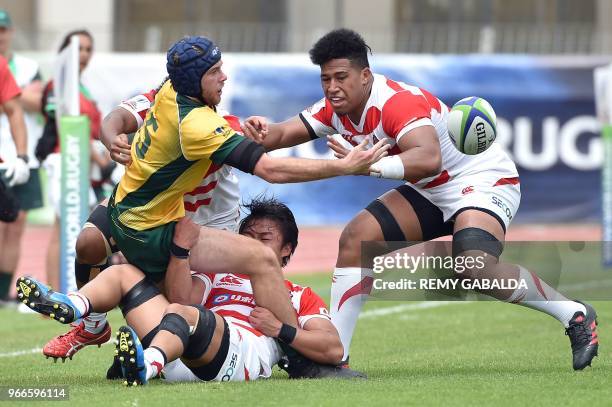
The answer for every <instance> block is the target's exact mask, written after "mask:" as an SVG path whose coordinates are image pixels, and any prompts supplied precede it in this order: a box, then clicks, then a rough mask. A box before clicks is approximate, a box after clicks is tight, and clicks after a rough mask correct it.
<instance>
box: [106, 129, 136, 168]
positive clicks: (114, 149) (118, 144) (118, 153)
mask: <svg viewBox="0 0 612 407" xmlns="http://www.w3.org/2000/svg"><path fill="white" fill-rule="evenodd" d="M110 156H111V158H112V159H113V161H115V162H118V163H119V164H123V165H126V166H129V165H130V164H131V163H132V154H131V146H130V143H129V142H128V136H127V134H123V133H122V134H118V135H117V136H115V137H114V138H113V140H112V141H111V144H110Z"/></svg>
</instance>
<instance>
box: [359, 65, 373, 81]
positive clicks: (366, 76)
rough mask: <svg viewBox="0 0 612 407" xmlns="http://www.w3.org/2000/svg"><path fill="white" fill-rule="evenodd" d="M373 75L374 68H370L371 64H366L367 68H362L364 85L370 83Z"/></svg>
mask: <svg viewBox="0 0 612 407" xmlns="http://www.w3.org/2000/svg"><path fill="white" fill-rule="evenodd" d="M371 77H372V70H371V69H370V67H369V66H366V67H365V68H363V69H362V70H361V84H362V85H363V86H365V85H367V84H368V82H369V81H370V78H371Z"/></svg>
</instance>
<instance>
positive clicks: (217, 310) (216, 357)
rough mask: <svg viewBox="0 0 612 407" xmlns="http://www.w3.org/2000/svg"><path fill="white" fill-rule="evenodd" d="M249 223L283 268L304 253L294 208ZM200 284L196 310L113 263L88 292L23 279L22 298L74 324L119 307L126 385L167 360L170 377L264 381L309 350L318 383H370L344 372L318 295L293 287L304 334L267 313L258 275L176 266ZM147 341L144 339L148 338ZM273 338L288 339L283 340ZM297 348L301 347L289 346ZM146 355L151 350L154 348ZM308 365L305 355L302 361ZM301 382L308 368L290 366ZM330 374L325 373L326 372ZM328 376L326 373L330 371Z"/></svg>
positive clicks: (245, 227)
mask: <svg viewBox="0 0 612 407" xmlns="http://www.w3.org/2000/svg"><path fill="white" fill-rule="evenodd" d="M248 207H249V208H250V210H251V213H250V215H249V216H247V217H246V218H245V219H244V220H243V221H242V223H241V227H240V233H241V234H244V235H246V236H250V237H253V238H255V239H257V240H259V241H261V242H262V243H263V244H264V245H266V246H267V247H268V248H270V249H271V250H272V251H273V252H274V254H275V255H276V256H277V258H278V260H279V262H281V263H282V264H283V265H284V264H286V263H287V261H288V260H289V258H290V256H291V255H292V253H293V251H294V250H295V247H296V246H297V235H298V229H297V225H296V224H295V219H294V217H293V214H292V213H291V211H290V210H289V209H288V208H287V207H286V206H285V205H283V204H281V203H279V202H277V201H274V200H267V201H254V202H252V203H251V204H250V205H249V206H248ZM195 232H197V226H195V225H193V224H192V223H191V222H189V221H187V220H184V221H181V222H180V223H179V225H177V229H176V236H175V238H179V239H184V241H183V242H181V243H183V244H185V245H186V246H187V247H189V245H190V243H191V244H193V243H194V242H195V240H196V236H197V233H195ZM172 266H173V267H175V268H177V269H178V270H175V271H178V272H180V273H181V274H182V275H183V276H184V277H185V278H187V279H190V280H191V292H190V300H191V302H192V303H194V304H200V305H195V306H185V305H179V304H170V303H169V302H168V301H167V300H166V299H165V297H164V296H163V295H161V293H160V292H159V290H158V289H157V287H156V286H155V285H154V284H152V283H151V282H150V280H148V279H146V278H145V276H144V274H143V273H142V272H141V271H139V270H138V269H137V268H136V267H134V266H131V265H127V264H126V265H120V266H112V267H110V268H108V269H107V270H106V271H105V272H104V273H101V274H100V275H99V276H98V277H97V278H96V279H95V280H92V281H91V282H90V283H88V284H86V285H85V286H84V287H83V288H82V289H81V290H79V291H78V292H76V293H70V294H68V295H64V294H60V293H55V292H53V291H51V290H48V289H46V287H45V286H43V285H42V284H40V283H38V282H37V281H36V280H34V279H31V278H22V279H20V280H19V281H18V282H17V287H18V293H19V296H20V298H22V299H24V300H25V301H26V302H27V304H28V305H29V306H30V307H31V308H32V309H34V310H36V311H37V312H40V313H42V314H46V315H50V316H51V317H52V318H55V319H58V320H59V321H60V322H64V323H68V322H71V321H74V320H75V319H77V318H81V317H83V316H86V315H87V314H88V313H89V312H91V311H92V310H95V311H97V312H105V311H108V310H110V309H112V308H113V307H114V306H115V305H117V304H119V306H120V307H121V309H122V312H123V314H124V316H125V318H126V320H127V322H128V324H129V327H122V328H120V330H119V332H118V334H117V345H116V346H117V352H116V353H117V356H118V357H119V360H121V363H122V371H123V374H124V377H125V381H126V382H127V383H129V384H136V383H140V384H144V383H146V382H147V381H148V380H149V379H150V378H152V377H155V376H157V375H158V374H159V373H160V372H161V371H162V369H163V368H164V366H165V365H166V363H168V362H170V361H173V360H175V359H177V358H179V357H180V358H181V361H182V362H180V361H177V362H174V363H172V364H168V366H167V368H166V369H165V377H166V378H167V379H168V380H172V381H186V380H198V379H200V380H218V381H229V380H234V381H235V380H255V379H257V378H261V377H269V376H270V375H271V369H272V366H273V365H274V364H275V363H277V362H278V361H279V360H280V358H281V349H279V345H280V348H282V351H284V352H285V353H294V354H295V353H296V351H297V352H300V353H301V354H303V355H304V356H305V357H304V358H302V360H303V361H304V363H308V361H307V359H306V358H310V359H312V360H313V361H315V362H318V363H321V364H325V365H328V366H323V365H318V364H312V365H311V366H312V368H313V369H319V373H322V374H318V375H317V377H325V376H326V375H325V373H326V372H327V373H329V374H328V376H330V377H332V376H333V377H363V376H362V375H360V374H358V373H356V372H353V371H351V370H349V369H341V368H338V367H335V366H333V365H336V364H337V363H338V362H340V360H341V358H342V352H343V350H342V344H341V342H340V337H339V336H338V333H337V331H336V329H335V327H334V326H333V324H332V323H331V321H330V319H329V316H328V312H327V308H326V306H325V304H324V302H323V300H321V298H320V297H319V296H317V295H316V294H315V293H314V292H313V291H312V290H310V288H304V287H300V286H298V285H295V284H292V283H291V282H289V281H286V286H287V288H288V289H289V291H290V293H291V302H292V305H293V307H294V310H295V312H296V314H297V318H298V322H299V327H298V328H293V327H290V326H289V325H284V324H282V323H281V322H280V321H279V320H278V319H277V318H276V317H275V316H274V315H273V314H272V313H271V312H270V311H268V310H267V309H265V308H261V307H257V306H256V305H255V302H254V296H253V289H252V287H251V284H250V281H249V279H248V276H245V275H242V274H199V273H194V274H190V273H189V263H188V260H187V259H183V260H182V261H180V262H173V263H172ZM138 338H142V339H141V340H139V339H138ZM273 338H278V340H279V341H278V342H277V341H275V340H274V339H273ZM288 345H291V346H288ZM145 348H146V349H145ZM292 360H293V361H296V360H297V362H294V363H300V362H299V358H295V357H294V358H292ZM284 367H285V368H286V369H287V370H288V372H289V374H290V376H291V377H295V376H294V375H293V373H294V372H295V371H299V372H300V374H301V373H303V371H304V369H303V366H297V367H296V366H289V367H287V366H284ZM321 370H324V371H323V372H321ZM325 371H326V372H325Z"/></svg>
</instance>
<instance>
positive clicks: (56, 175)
mask: <svg viewBox="0 0 612 407" xmlns="http://www.w3.org/2000/svg"><path fill="white" fill-rule="evenodd" d="M42 166H43V168H44V169H45V171H46V173H47V199H48V201H49V204H50V205H51V206H53V210H54V211H55V216H57V217H58V218H59V217H60V216H61V205H60V201H61V197H62V157H61V155H60V153H51V154H49V155H48V156H47V158H46V159H45V161H44V162H43V164H42ZM96 203H97V202H96V194H95V193H94V191H93V188H91V187H89V206H90V207H93V206H94V205H95V204H96Z"/></svg>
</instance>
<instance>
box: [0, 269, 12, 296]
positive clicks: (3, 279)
mask: <svg viewBox="0 0 612 407" xmlns="http://www.w3.org/2000/svg"><path fill="white" fill-rule="evenodd" d="M11 281H13V274H12V273H11V274H9V273H8V272H6V271H2V270H0V300H7V299H8V294H9V289H10V287H11Z"/></svg>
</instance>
